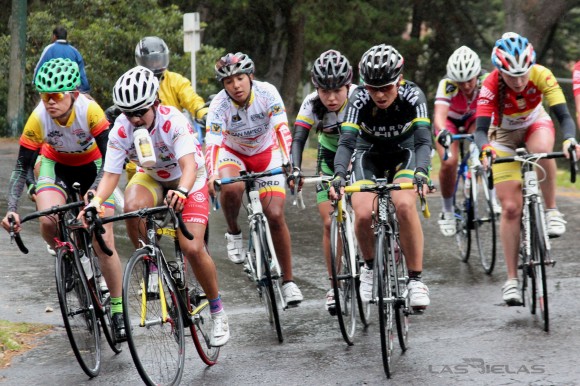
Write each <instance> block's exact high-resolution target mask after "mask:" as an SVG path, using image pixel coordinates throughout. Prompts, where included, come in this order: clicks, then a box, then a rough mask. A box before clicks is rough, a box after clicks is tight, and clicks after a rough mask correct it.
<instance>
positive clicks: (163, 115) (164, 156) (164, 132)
mask: <svg viewBox="0 0 580 386" xmlns="http://www.w3.org/2000/svg"><path fill="white" fill-rule="evenodd" d="M134 129H135V127H134V126H133V125H131V122H130V121H129V120H128V119H127V117H126V116H125V115H124V114H121V115H119V117H118V118H117V119H116V120H115V125H114V126H113V128H112V129H111V132H110V133H109V143H108V145H107V154H106V156H105V171H106V172H109V173H115V174H121V173H122V172H123V165H124V163H125V158H128V159H129V160H130V161H132V162H134V163H135V164H136V165H138V166H139V167H140V168H141V169H142V170H143V171H144V172H145V173H147V174H148V175H149V176H151V177H152V178H153V179H154V180H156V181H161V182H165V181H173V180H176V179H178V178H180V177H181V168H180V167H179V163H178V160H179V159H180V158H181V157H183V156H184V155H187V154H191V153H194V154H195V162H196V164H197V181H199V180H200V179H204V180H205V179H207V176H206V173H205V160H204V157H203V153H202V151H201V145H200V144H199V142H198V141H197V139H196V138H195V136H194V134H193V128H192V127H191V124H190V123H189V121H188V120H187V118H186V117H185V116H184V115H183V114H182V113H181V112H180V111H179V110H177V109H176V108H175V107H171V106H163V105H160V106H159V107H157V108H156V111H155V123H154V126H153V129H152V130H151V131H150V132H149V135H150V136H151V140H152V142H153V147H154V152H155V158H156V163H155V165H153V166H152V167H148V168H146V167H143V166H142V165H140V164H139V157H138V156H137V150H136V149H135V144H134V143H133V142H134V137H133V130H134Z"/></svg>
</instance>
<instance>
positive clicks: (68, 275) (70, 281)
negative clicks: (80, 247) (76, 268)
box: [64, 260, 75, 292]
mask: <svg viewBox="0 0 580 386" xmlns="http://www.w3.org/2000/svg"><path fill="white" fill-rule="evenodd" d="M74 287H75V278H74V277H73V269H72V262H71V261H70V260H66V261H65V263H64V289H65V291H66V292H70V291H72V290H73V288H74Z"/></svg>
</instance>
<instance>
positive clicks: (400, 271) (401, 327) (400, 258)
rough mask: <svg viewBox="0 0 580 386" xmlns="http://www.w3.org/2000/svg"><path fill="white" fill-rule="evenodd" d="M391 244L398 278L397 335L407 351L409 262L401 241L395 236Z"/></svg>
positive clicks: (402, 346) (402, 347) (400, 343)
mask: <svg viewBox="0 0 580 386" xmlns="http://www.w3.org/2000/svg"><path fill="white" fill-rule="evenodd" d="M391 240H392V241H391V244H392V245H394V246H395V247H394V251H393V252H394V255H395V256H394V258H395V272H396V280H397V283H398V284H397V291H396V293H398V294H399V296H398V297H397V303H396V304H395V323H396V325H397V336H398V338H399V345H400V346H401V350H403V351H406V350H407V347H408V342H409V314H410V309H411V308H410V301H409V292H408V291H407V279H408V278H409V272H408V271H407V263H406V262H405V256H404V255H403V252H402V250H401V248H400V246H399V245H400V244H399V241H398V240H397V238H395V237H394V236H393V237H392V238H391Z"/></svg>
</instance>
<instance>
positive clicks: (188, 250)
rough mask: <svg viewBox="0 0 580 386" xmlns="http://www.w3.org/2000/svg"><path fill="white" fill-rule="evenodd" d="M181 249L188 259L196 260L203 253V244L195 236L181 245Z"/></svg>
mask: <svg viewBox="0 0 580 386" xmlns="http://www.w3.org/2000/svg"><path fill="white" fill-rule="evenodd" d="M181 251H182V252H183V254H184V255H185V256H187V257H188V259H189V260H193V261H197V260H199V259H200V258H201V256H202V255H203V254H204V253H205V245H204V243H203V242H202V241H201V240H198V239H197V238H196V239H194V240H193V241H191V242H188V243H186V245H182V246H181Z"/></svg>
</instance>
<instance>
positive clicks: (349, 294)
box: [330, 217, 356, 346]
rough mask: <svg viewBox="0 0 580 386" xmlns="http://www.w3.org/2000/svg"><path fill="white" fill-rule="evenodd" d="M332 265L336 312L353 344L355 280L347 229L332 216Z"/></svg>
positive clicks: (350, 343)
mask: <svg viewBox="0 0 580 386" xmlns="http://www.w3.org/2000/svg"><path fill="white" fill-rule="evenodd" d="M330 265H331V270H332V288H333V289H334V299H335V303H334V304H335V314H336V316H337V317H338V324H339V326H340V332H341V333H342V337H343V338H344V341H345V342H346V343H348V345H349V346H352V345H353V343H354V342H353V336H354V331H355V328H356V313H355V310H356V289H355V280H354V274H353V269H352V268H353V267H352V262H351V260H350V249H349V245H348V241H347V238H346V234H345V229H344V226H343V225H342V224H339V223H338V222H337V221H336V217H333V218H332V222H331V224H330Z"/></svg>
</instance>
